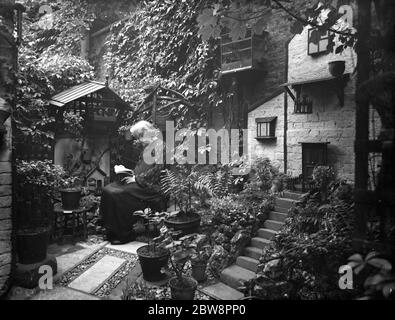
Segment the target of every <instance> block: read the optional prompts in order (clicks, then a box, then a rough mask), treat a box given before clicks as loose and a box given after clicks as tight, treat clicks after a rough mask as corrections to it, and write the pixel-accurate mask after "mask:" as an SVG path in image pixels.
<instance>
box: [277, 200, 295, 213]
mask: <svg viewBox="0 0 395 320" xmlns="http://www.w3.org/2000/svg"><path fill="white" fill-rule="evenodd" d="M295 202H296V201H295V200H293V199H287V198H276V200H275V205H276V206H278V207H281V208H286V209H288V210H289V209H291V208H292V206H293V205H294V203H295Z"/></svg>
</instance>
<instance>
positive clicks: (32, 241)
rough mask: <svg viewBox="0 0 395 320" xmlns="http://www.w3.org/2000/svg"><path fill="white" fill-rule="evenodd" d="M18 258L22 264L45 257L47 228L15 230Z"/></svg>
mask: <svg viewBox="0 0 395 320" xmlns="http://www.w3.org/2000/svg"><path fill="white" fill-rule="evenodd" d="M16 238H17V252H18V260H19V262H20V263H22V264H33V263H38V262H41V261H43V260H44V259H45V258H46V257H47V247H48V241H49V228H37V229H36V230H31V231H24V230H18V232H17V237H16Z"/></svg>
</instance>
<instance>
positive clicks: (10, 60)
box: [0, 0, 16, 297]
mask: <svg viewBox="0 0 395 320" xmlns="http://www.w3.org/2000/svg"><path fill="white" fill-rule="evenodd" d="M14 3H15V1H13V0H0V8H1V9H2V10H1V11H0V20H1V21H0V25H2V26H3V27H4V26H6V27H7V30H12V29H13V18H12V17H13V12H12V7H11V6H12V5H13V4H14ZM6 5H7V7H6ZM5 8H6V9H5ZM0 32H1V33H2V35H3V37H2V36H0V48H1V51H0V63H4V64H5V67H3V65H0V97H1V98H2V99H4V98H5V95H6V93H8V92H6V89H5V85H4V83H5V82H6V81H7V79H9V76H10V71H12V70H10V69H9V66H11V68H12V67H15V61H16V59H15V54H14V48H13V47H12V44H10V43H9V42H8V41H6V40H5V38H4V36H7V37H8V38H9V39H12V36H11V33H10V32H7V31H5V30H4V28H2V29H1V30H0ZM11 41H12V40H11ZM7 65H8V66H7ZM3 101H4V100H3ZM5 130H6V132H7V134H6V135H5V136H4V137H3V138H2V140H1V141H0V297H1V296H2V295H3V294H4V293H5V292H6V290H7V289H8V285H9V282H10V275H11V262H12V242H11V239H12V237H11V235H12V219H11V215H12V210H11V205H12V174H11V172H12V166H11V120H10V119H8V120H7V121H6V123H5Z"/></svg>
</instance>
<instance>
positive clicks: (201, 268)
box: [192, 262, 207, 282]
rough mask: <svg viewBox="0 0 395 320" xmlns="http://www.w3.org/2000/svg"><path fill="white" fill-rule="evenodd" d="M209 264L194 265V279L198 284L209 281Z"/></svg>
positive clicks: (194, 263)
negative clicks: (207, 272) (207, 270)
mask: <svg viewBox="0 0 395 320" xmlns="http://www.w3.org/2000/svg"><path fill="white" fill-rule="evenodd" d="M206 269H207V263H196V262H193V263H192V277H193V278H194V279H195V280H196V281H197V282H204V281H206V279H207V275H206Z"/></svg>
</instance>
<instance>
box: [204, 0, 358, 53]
mask: <svg viewBox="0 0 395 320" xmlns="http://www.w3.org/2000/svg"><path fill="white" fill-rule="evenodd" d="M344 4H348V2H347V1H303V2H302V1H282V0H255V1H250V0H237V1H229V0H217V1H215V4H208V5H206V7H205V9H204V10H203V11H202V13H201V14H200V15H199V17H198V19H197V21H198V23H199V33H200V35H201V36H202V39H203V40H204V41H207V40H209V39H210V38H212V37H214V38H215V37H218V36H219V35H220V33H221V30H227V31H228V32H229V35H230V37H231V38H232V39H233V40H234V41H236V40H239V39H241V38H243V37H245V36H246V33H247V31H248V30H249V29H251V30H252V31H253V33H255V34H258V35H261V34H263V33H264V32H270V30H269V29H270V26H269V24H270V23H269V22H270V19H271V18H272V16H274V15H276V14H277V13H278V12H279V11H281V12H285V13H286V14H287V15H288V17H289V19H290V20H291V21H292V23H290V31H291V32H292V33H293V34H300V33H302V31H303V29H304V27H305V26H307V25H311V26H316V27H317V31H316V32H315V36H314V37H313V40H314V43H318V41H319V39H320V35H321V33H326V32H327V31H328V30H330V31H332V32H334V33H336V34H339V35H341V36H342V38H341V39H340V41H341V42H342V43H345V44H344V45H342V46H341V48H342V50H343V49H344V48H345V47H346V46H350V47H352V46H353V45H354V43H355V40H356V38H355V30H353V29H352V28H351V27H350V26H349V25H348V24H347V23H344V22H343V21H340V20H339V19H340V18H341V17H342V16H343V15H344V13H339V10H338V9H339V7H341V6H342V5H344ZM331 40H333V38H331ZM331 42H333V41H331ZM331 45H332V48H333V43H332V44H331Z"/></svg>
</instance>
